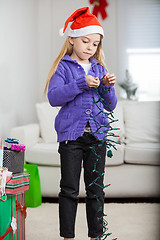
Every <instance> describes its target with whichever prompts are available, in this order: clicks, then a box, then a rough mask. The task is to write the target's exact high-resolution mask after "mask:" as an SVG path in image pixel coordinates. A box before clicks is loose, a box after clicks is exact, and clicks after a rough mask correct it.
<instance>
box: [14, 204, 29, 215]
mask: <svg viewBox="0 0 160 240" xmlns="http://www.w3.org/2000/svg"><path fill="white" fill-rule="evenodd" d="M26 209H27V207H26V206H22V205H21V204H20V203H19V202H18V201H17V200H16V211H18V210H20V211H21V212H22V214H23V216H24V218H26V217H27V211H26Z"/></svg>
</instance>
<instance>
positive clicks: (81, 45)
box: [45, 7, 117, 240]
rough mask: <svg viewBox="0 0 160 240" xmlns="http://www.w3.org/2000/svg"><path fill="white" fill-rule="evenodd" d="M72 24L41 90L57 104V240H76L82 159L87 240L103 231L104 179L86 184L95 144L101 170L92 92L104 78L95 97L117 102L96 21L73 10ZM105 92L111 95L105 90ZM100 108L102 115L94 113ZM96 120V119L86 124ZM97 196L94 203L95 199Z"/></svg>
mask: <svg viewBox="0 0 160 240" xmlns="http://www.w3.org/2000/svg"><path fill="white" fill-rule="evenodd" d="M69 22H72V24H71V26H70V29H69V32H68V37H67V39H66V42H65V43H64V46H63V48H62V50H61V52H60V54H59V56H58V57H57V59H56V60H55V62H54V63H53V66H52V68H51V71H50V74H49V78H48V81H47V83H46V87H45V92H46V91H47V88H48V99H49V102H50V104H51V106H53V107H56V106H61V109H60V111H59V113H58V115H57V116H56V119H55V129H56V131H57V135H58V142H60V143H59V150H58V151H59V153H60V159H61V181H60V188H61V190H60V193H59V217H60V236H61V237H63V238H64V240H67V239H68V240H71V239H72V240H73V239H74V237H75V218H76V210H77V203H78V194H79V180H80V173H81V164H82V159H83V168H84V182H85V186H86V214H87V223H88V236H89V237H90V238H91V239H92V240H93V239H96V238H97V237H98V236H99V235H100V234H101V233H102V231H103V230H102V228H103V227H102V222H101V221H99V220H98V219H101V218H102V213H101V212H100V211H98V201H99V202H100V203H101V205H102V207H103V204H104V192H103V178H100V179H99V180H98V184H99V185H100V186H102V188H101V190H100V191H99V189H98V187H96V186H94V185H92V186H91V187H88V185H89V184H90V183H91V182H92V181H93V180H94V179H95V178H96V177H97V176H96V173H93V172H92V170H93V167H94V162H95V161H96V158H97V157H96V155H95V154H94V153H93V151H91V147H93V146H94V148H95V150H96V154H97V155H99V156H100V161H99V162H98V165H97V169H98V171H99V172H101V173H103V172H104V167H105V156H106V145H105V143H103V144H101V145H100V144H99V143H100V139H103V137H104V136H105V133H100V134H98V133H95V135H94V136H93V135H92V134H91V132H96V130H97V128H98V123H100V124H102V125H104V124H107V123H108V120H107V119H106V118H104V115H103V104H102V103H101V102H98V103H97V105H98V108H97V106H96V104H95V103H94V101H93V98H94V99H95V100H98V95H97V93H96V91H95V88H98V86H99V84H100V80H99V79H101V78H102V77H104V78H103V89H99V90H98V93H99V95H100V96H102V97H103V99H104V102H105V106H108V104H109V103H110V104H109V107H106V110H108V111H111V110H113V109H114V108H115V106H116V103H117V98H116V95H115V90H114V87H113V85H114V84H115V79H116V78H115V76H114V74H112V75H110V74H109V73H107V72H106V69H105V65H104V57H103V50H102V38H103V36H104V32H103V28H102V26H101V24H100V23H99V21H98V19H97V18H96V17H95V16H94V15H93V14H91V13H90V11H89V8H88V7H84V8H81V9H78V10H76V11H75V12H74V13H73V14H72V15H71V16H70V17H69V18H68V19H67V21H66V22H65V26H64V29H63V33H64V32H65V30H66V28H67V26H68V23H69ZM104 89H108V90H109V91H104ZM99 109H102V112H101V113H100V114H98V112H99ZM94 116H96V121H92V120H89V119H90V118H92V117H94ZM97 194H98V199H99V200H98V201H97V199H96V195H97Z"/></svg>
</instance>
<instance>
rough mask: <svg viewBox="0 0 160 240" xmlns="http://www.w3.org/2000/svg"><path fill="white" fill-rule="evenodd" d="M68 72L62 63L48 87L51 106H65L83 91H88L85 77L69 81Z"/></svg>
mask: <svg viewBox="0 0 160 240" xmlns="http://www.w3.org/2000/svg"><path fill="white" fill-rule="evenodd" d="M65 75H66V70H65V68H64V66H63V65H62V64H61V63H60V64H59V65H58V67H57V70H56V72H55V73H54V75H53V76H52V78H51V80H50V83H49V87H48V100H49V103H50V104H51V106H53V107H56V106H64V105H65V104H66V103H67V102H70V101H73V100H74V98H75V97H76V96H77V95H79V94H81V93H82V92H83V91H85V90H88V85H87V82H86V79H85V75H81V76H78V77H77V78H76V79H74V81H68V79H67V78H66V76H65Z"/></svg>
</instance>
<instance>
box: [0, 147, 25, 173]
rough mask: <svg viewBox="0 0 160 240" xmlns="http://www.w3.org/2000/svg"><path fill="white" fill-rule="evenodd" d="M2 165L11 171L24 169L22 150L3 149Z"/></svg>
mask: <svg viewBox="0 0 160 240" xmlns="http://www.w3.org/2000/svg"><path fill="white" fill-rule="evenodd" d="M3 167H6V168H8V170H9V171H10V172H12V173H21V172H23V170H24V151H12V150H9V149H8V150H4V151H3Z"/></svg>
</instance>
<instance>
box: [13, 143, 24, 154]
mask: <svg viewBox="0 0 160 240" xmlns="http://www.w3.org/2000/svg"><path fill="white" fill-rule="evenodd" d="M11 150H13V151H23V152H24V151H25V145H23V144H15V143H12V145H11Z"/></svg>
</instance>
